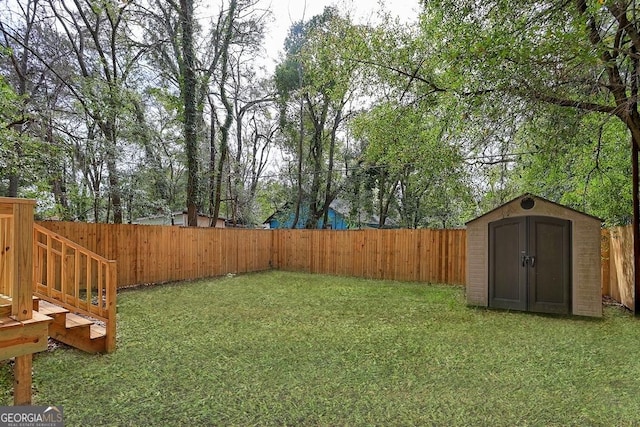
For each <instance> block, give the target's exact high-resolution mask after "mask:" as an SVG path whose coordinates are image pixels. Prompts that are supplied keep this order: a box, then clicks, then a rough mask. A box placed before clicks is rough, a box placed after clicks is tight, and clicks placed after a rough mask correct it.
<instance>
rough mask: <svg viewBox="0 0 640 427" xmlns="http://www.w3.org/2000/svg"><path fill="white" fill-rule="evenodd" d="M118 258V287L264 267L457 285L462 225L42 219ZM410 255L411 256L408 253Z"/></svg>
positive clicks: (461, 279) (463, 249)
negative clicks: (274, 225)
mask: <svg viewBox="0 0 640 427" xmlns="http://www.w3.org/2000/svg"><path fill="white" fill-rule="evenodd" d="M39 224H40V225H42V226H43V227H46V228H48V229H50V230H52V231H54V232H56V233H58V234H60V235H62V236H65V237H66V238H68V239H70V240H72V241H74V242H76V243H78V244H80V245H81V246H83V247H86V248H88V249H89V250H91V251H94V252H96V253H98V254H100V255H102V256H103V257H105V258H108V259H115V260H117V261H118V286H128V285H135V284H144V283H159V282H167V281H175V280H187V279H197V278H202V277H212V276H220V275H224V274H228V273H246V272H253V271H263V270H269V269H271V268H276V269H281V270H288V271H304V272H310V273H326V274H339V275H345V276H357V277H366V278H376V279H391V280H409V281H424V282H442V283H458V284H464V277H465V254H466V238H465V231H464V230H355V231H332V230H245V229H215V228H185V227H171V226H152V225H131V224H119V225H118V224H88V223H80V222H56V221H45V222H40V223H39ZM416 255H417V256H416Z"/></svg>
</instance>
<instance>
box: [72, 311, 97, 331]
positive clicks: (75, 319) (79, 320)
mask: <svg viewBox="0 0 640 427" xmlns="http://www.w3.org/2000/svg"><path fill="white" fill-rule="evenodd" d="M91 325H93V322H92V321H91V320H89V319H87V318H85V317H82V316H78V315H77V314H73V313H67V318H66V322H65V327H66V328H67V329H72V328H81V327H84V326H91Z"/></svg>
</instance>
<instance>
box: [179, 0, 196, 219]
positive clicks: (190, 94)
mask: <svg viewBox="0 0 640 427" xmlns="http://www.w3.org/2000/svg"><path fill="white" fill-rule="evenodd" d="M180 20H181V23H180V24H181V27H182V57H183V64H182V75H183V77H184V81H183V83H182V85H183V87H182V100H183V102H184V143H185V151H186V154H187V170H188V171H187V201H186V203H187V225H188V226H189V227H196V226H197V225H198V212H197V205H198V135H197V129H196V126H197V117H196V114H197V111H196V70H195V51H194V44H193V0H180Z"/></svg>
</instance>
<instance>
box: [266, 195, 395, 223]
mask: <svg viewBox="0 0 640 427" xmlns="http://www.w3.org/2000/svg"><path fill="white" fill-rule="evenodd" d="M308 212H309V211H308V207H307V206H306V205H305V204H303V205H302V207H301V208H300V217H299V219H298V224H297V225H296V227H295V228H305V224H306V223H307V218H308V217H309V215H308ZM350 213H351V209H350V205H349V203H348V202H347V201H345V200H341V199H337V200H334V201H333V202H332V203H331V205H330V206H329V215H328V217H329V218H328V224H327V227H323V222H322V219H320V222H319V223H318V228H326V229H330V230H354V229H356V230H357V229H363V228H380V227H379V223H380V218H379V217H378V216H377V215H371V214H367V213H362V212H359V213H357V214H355V215H356V217H351V216H350ZM294 217H295V212H294V207H293V206H292V205H291V204H286V205H285V206H283V207H282V208H281V209H278V210H277V211H276V212H274V213H273V214H272V215H271V216H270V217H269V218H267V219H266V220H265V221H264V223H263V224H264V226H265V228H292V227H291V226H292V225H293V219H294ZM396 227H397V224H396V222H395V221H393V220H392V219H390V218H387V221H386V224H385V226H384V228H396Z"/></svg>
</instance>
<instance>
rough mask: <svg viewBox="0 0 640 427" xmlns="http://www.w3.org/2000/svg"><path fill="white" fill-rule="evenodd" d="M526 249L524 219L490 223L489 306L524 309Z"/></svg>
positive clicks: (525, 300) (525, 297)
mask: <svg viewBox="0 0 640 427" xmlns="http://www.w3.org/2000/svg"><path fill="white" fill-rule="evenodd" d="M525 247H526V218H509V219H505V220H502V221H497V222H492V223H491V224H489V306H490V307H494V308H505V309H511V310H526V309H527V288H526V274H525V273H526V270H525V269H524V268H521V264H520V257H521V252H522V251H523V250H524V248H525Z"/></svg>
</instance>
